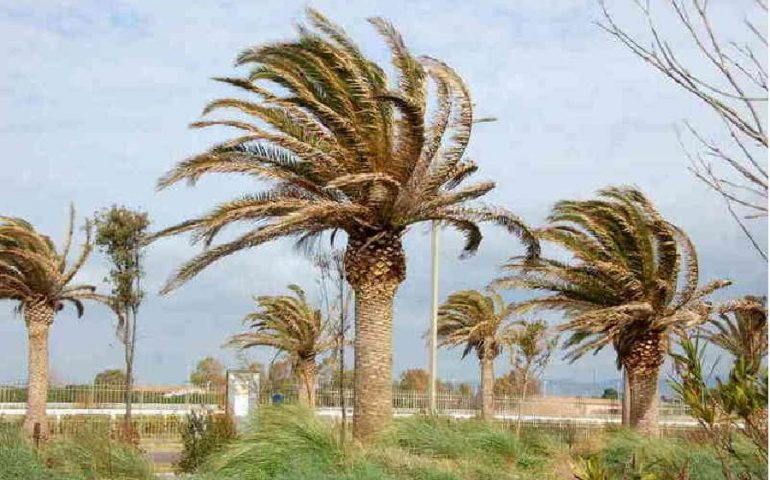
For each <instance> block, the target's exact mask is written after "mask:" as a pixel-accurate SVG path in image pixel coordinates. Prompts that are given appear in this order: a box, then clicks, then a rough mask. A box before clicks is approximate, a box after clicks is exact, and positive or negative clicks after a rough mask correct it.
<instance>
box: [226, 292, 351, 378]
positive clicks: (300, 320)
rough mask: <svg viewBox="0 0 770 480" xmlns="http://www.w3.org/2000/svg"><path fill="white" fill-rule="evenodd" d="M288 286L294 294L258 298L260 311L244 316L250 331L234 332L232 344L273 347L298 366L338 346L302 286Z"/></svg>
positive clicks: (243, 346)
mask: <svg viewBox="0 0 770 480" xmlns="http://www.w3.org/2000/svg"><path fill="white" fill-rule="evenodd" d="M288 288H289V290H291V291H292V293H293V294H294V295H293V296H292V295H278V296H260V297H255V299H254V300H255V301H256V302H257V305H258V310H257V311H255V312H253V313H250V314H249V315H247V316H246V318H245V319H244V322H245V323H246V324H247V325H248V326H249V331H248V332H245V333H241V334H238V335H234V336H233V337H232V338H231V339H230V341H229V342H228V343H229V345H231V346H236V347H239V348H242V349H244V348H251V347H256V346H263V347H272V348H274V349H276V350H277V351H278V352H280V353H282V354H284V355H286V356H288V357H289V358H290V359H291V360H292V362H293V364H294V365H295V366H296V364H297V362H299V361H301V360H309V359H313V358H315V356H316V355H319V354H322V353H324V352H326V351H328V350H330V349H332V348H334V347H335V345H336V340H335V338H333V336H331V335H329V332H328V331H327V328H326V323H325V322H324V320H323V318H322V315H321V310H320V309H317V308H314V307H313V306H312V305H310V304H309V303H308V301H307V298H306V296H305V292H304V291H303V290H302V289H301V288H300V287H298V286H297V285H289V287H288Z"/></svg>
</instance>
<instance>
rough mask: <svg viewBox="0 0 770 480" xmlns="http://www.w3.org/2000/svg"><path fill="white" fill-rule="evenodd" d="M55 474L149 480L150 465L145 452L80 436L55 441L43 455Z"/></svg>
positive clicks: (105, 479) (98, 437) (88, 478)
mask: <svg viewBox="0 0 770 480" xmlns="http://www.w3.org/2000/svg"><path fill="white" fill-rule="evenodd" d="M43 457H44V459H45V464H46V465H47V466H49V467H50V468H51V469H53V470H55V471H56V472H61V473H63V474H66V475H70V476H73V477H75V478H83V479H85V480H112V479H120V480H150V479H154V478H155V477H154V476H153V474H152V464H151V463H150V461H149V460H148V459H147V458H146V457H145V455H144V452H142V451H141V450H139V449H138V448H136V447H134V446H133V445H129V444H126V443H121V442H117V441H114V440H111V439H110V438H109V437H107V436H103V435H94V434H83V435H77V436H74V437H72V438H67V439H62V440H56V441H54V442H51V444H50V445H47V446H46V448H45V450H44V451H43Z"/></svg>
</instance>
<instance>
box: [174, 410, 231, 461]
mask: <svg viewBox="0 0 770 480" xmlns="http://www.w3.org/2000/svg"><path fill="white" fill-rule="evenodd" d="M236 438H237V432H236V430H235V424H234V423H233V420H232V419H231V418H230V417H229V416H228V415H214V414H212V413H208V412H205V413H199V412H195V411H193V412H192V413H191V414H190V415H188V417H187V423H186V425H185V428H184V430H182V457H181V459H180V460H179V464H178V469H179V471H180V472H185V473H189V472H194V471H196V470H197V469H198V468H199V467H200V466H201V465H203V463H204V462H205V461H206V459H208V458H209V457H210V456H211V455H212V454H214V453H216V452H219V451H221V450H222V449H223V448H225V447H226V446H227V445H228V444H229V443H231V442H232V441H234V440H235V439H236Z"/></svg>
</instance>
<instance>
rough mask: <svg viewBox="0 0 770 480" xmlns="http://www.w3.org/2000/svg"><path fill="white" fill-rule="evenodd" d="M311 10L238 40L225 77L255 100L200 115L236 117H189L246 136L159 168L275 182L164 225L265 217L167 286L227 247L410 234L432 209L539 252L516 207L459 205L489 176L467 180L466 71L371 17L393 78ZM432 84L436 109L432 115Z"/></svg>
mask: <svg viewBox="0 0 770 480" xmlns="http://www.w3.org/2000/svg"><path fill="white" fill-rule="evenodd" d="M308 17H309V20H310V27H309V28H307V27H300V28H299V39H297V40H295V41H291V42H281V43H273V44H267V45H260V46H256V47H254V48H250V49H248V50H246V51H244V52H243V53H241V54H240V55H239V56H238V59H237V61H236V65H249V66H252V70H251V72H250V73H249V75H248V76H246V77H245V78H216V80H217V81H220V82H223V83H226V84H229V85H232V86H234V87H236V88H238V89H239V90H241V91H243V92H246V93H249V94H251V95H252V96H253V97H254V99H253V100H241V99H234V98H225V99H220V100H215V101H213V102H211V103H210V104H209V105H208V106H207V107H206V108H205V110H204V114H208V113H212V112H217V111H220V110H222V109H231V110H235V111H236V112H237V113H238V114H240V115H239V119H220V120H206V121H200V122H195V123H193V124H192V126H193V127H195V128H202V127H210V126H225V127H231V128H234V129H236V130H238V131H240V135H239V136H236V137H235V138H232V139H230V140H228V141H226V142H224V143H221V144H219V145H216V146H214V147H213V148H211V149H210V150H209V151H207V152H205V153H203V154H200V155H196V156H193V157H192V158H190V159H188V160H185V161H183V162H181V163H179V164H178V165H177V166H176V167H175V168H174V169H172V170H171V171H169V172H168V173H167V174H166V175H165V176H164V177H163V178H161V179H160V181H159V186H160V187H161V188H164V187H168V186H170V185H172V184H175V183H177V182H180V181H182V180H186V181H187V182H188V183H190V184H194V183H195V182H197V181H198V179H199V178H200V177H201V176H203V175H206V174H209V173H236V174H243V175H248V176H251V177H253V178H255V179H258V180H267V181H268V182H269V187H268V188H267V189H266V190H263V191H261V192H259V193H255V194H250V195H246V196H244V197H241V198H239V199H236V200H233V201H229V202H226V203H224V204H222V205H220V206H218V207H217V208H215V209H214V210H212V211H211V212H209V213H208V214H206V215H204V216H202V217H199V218H195V219H193V220H190V221H187V222H183V223H181V224H179V225H176V226H173V227H171V228H169V229H166V230H164V231H162V232H160V233H159V234H158V235H171V234H177V233H180V232H188V231H189V232H192V233H193V239H194V241H201V242H203V243H204V244H205V245H206V246H207V247H208V246H209V245H211V243H212V242H213V241H214V239H215V238H216V236H217V235H218V234H219V233H220V231H221V230H222V229H223V228H225V227H226V226H228V225H230V224H233V223H236V222H248V223H251V224H256V227H255V228H254V229H252V230H250V231H249V232H248V233H245V234H244V235H242V236H241V237H239V238H237V239H235V240H233V241H231V242H227V243H223V244H220V245H218V246H216V247H213V248H210V249H208V250H206V251H205V252H204V253H202V254H201V255H199V256H198V257H196V258H194V259H193V260H192V261H190V262H188V263H187V264H186V265H184V266H182V267H181V268H180V269H179V271H178V272H177V274H176V275H175V277H174V278H173V279H172V280H171V281H170V282H169V284H168V285H167V286H166V288H165V289H164V291H168V290H170V289H172V288H174V287H176V286H178V285H179V284H181V283H183V282H184V281H186V280H187V279H189V278H191V277H192V276H194V275H196V274H197V273H198V272H200V271H201V270H202V269H203V268H205V267H206V266H208V265H209V264H211V263H212V262H215V261H217V260H218V259H220V258H222V257H223V256H226V255H229V254H231V253H234V252H236V251H238V250H241V249H243V248H248V247H254V246H256V245H259V244H262V243H264V242H268V241H270V240H273V239H277V238H280V237H287V236H294V237H297V239H298V242H299V243H300V244H308V243H312V242H313V241H315V240H317V239H318V237H319V236H320V235H321V234H322V233H323V232H326V231H334V232H336V231H340V230H341V231H345V232H347V233H348V234H353V235H360V236H363V237H373V236H376V235H378V234H382V233H389V234H395V235H401V234H402V233H403V232H404V231H405V230H406V229H407V228H408V227H409V226H410V225H412V224H414V223H418V222H423V221H438V222H441V223H444V224H446V225H449V226H451V227H454V228H455V229H457V230H459V231H460V232H462V233H463V234H464V236H465V240H466V242H465V248H464V252H465V253H472V252H474V251H475V250H476V249H477V248H478V246H479V243H480V242H481V239H482V234H481V231H480V230H479V227H478V225H477V222H493V223H497V224H500V225H502V226H504V227H505V228H507V229H508V230H509V231H510V232H512V233H514V234H515V235H518V236H519V237H520V238H521V240H522V241H523V243H524V245H525V246H526V248H527V252H528V254H529V255H530V256H534V255H536V254H537V253H538V251H539V250H538V248H539V247H538V243H537V240H536V239H535V238H534V237H533V236H532V235H531V234H530V232H529V230H528V229H527V228H526V226H525V225H524V223H523V222H522V221H521V220H520V219H519V218H518V217H516V216H515V215H513V214H512V213H511V212H509V211H507V210H505V209H502V208H493V207H490V206H486V205H481V204H479V205H464V204H465V203H466V202H468V201H470V200H474V199H478V198H479V197H481V196H483V195H484V194H486V193H487V192H489V191H490V190H492V189H493V188H494V183H493V182H482V183H477V184H474V185H469V186H464V187H461V186H460V185H461V184H462V183H463V181H464V180H465V179H466V178H468V177H469V176H470V175H471V174H473V173H474V172H475V171H476V170H477V166H476V164H475V163H474V162H473V161H471V160H468V159H466V158H465V150H466V147H467V145H468V141H469V140H470V136H471V127H472V124H473V104H472V101H471V97H470V93H469V91H468V87H467V86H466V85H465V83H464V82H463V80H462V79H461V78H460V76H459V75H458V74H457V73H456V72H455V71H454V70H452V69H451V68H450V67H448V66H447V65H446V64H444V63H443V62H441V61H439V60H436V59H434V58H431V57H420V58H415V57H413V56H412V55H411V54H410V53H409V51H408V50H407V48H406V46H405V44H404V42H403V40H402V38H401V36H400V34H399V33H398V32H397V31H396V29H395V28H394V27H393V26H392V25H391V24H390V23H388V22H387V21H385V20H383V19H381V18H374V19H371V20H370V22H371V23H372V24H373V25H374V26H375V28H376V29H377V30H378V32H379V33H380V34H381V35H382V37H383V38H384V39H385V41H386V42H387V44H388V46H389V47H390V50H391V52H392V59H393V64H394V67H395V70H396V73H397V81H396V84H395V85H391V84H390V83H389V79H388V77H387V76H386V74H385V71H384V70H383V69H382V68H381V67H380V66H378V65H377V64H375V63H374V62H372V61H370V60H368V59H367V58H366V57H364V55H363V54H362V53H361V51H360V50H359V49H358V47H357V46H356V45H355V43H354V42H353V41H352V40H351V39H350V38H349V37H348V36H347V35H346V33H345V32H344V31H343V30H342V29H341V28H340V27H338V26H337V25H335V24H333V23H332V22H330V21H329V20H328V19H327V18H325V17H324V16H323V15H321V14H320V13H319V12H317V11H315V10H308ZM265 84H267V86H266V85H265ZM431 84H432V85H433V86H434V88H433V90H434V91H435V99H434V102H433V103H434V104H435V109H433V110H435V111H433V112H431V114H428V110H429V98H430V97H431V96H430V95H429V90H430V85H431ZM268 86H272V87H277V88H268ZM276 92H280V93H276ZM426 117H430V118H429V119H428V118H426ZM243 118H245V119H243Z"/></svg>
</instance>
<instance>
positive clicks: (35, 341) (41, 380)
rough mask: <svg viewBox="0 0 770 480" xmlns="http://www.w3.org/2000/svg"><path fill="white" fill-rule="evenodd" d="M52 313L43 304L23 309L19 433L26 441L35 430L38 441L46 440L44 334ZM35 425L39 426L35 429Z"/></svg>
mask: <svg viewBox="0 0 770 480" xmlns="http://www.w3.org/2000/svg"><path fill="white" fill-rule="evenodd" d="M53 317H54V309H53V307H51V306H50V305H48V304H46V303H45V302H38V303H30V304H26V305H24V321H25V322H26V324H27V336H28V339H29V343H28V345H27V348H28V349H29V357H28V363H27V370H28V377H27V415H26V416H25V417H24V424H23V427H22V428H23V430H24V432H25V434H26V435H27V436H28V437H29V438H33V437H34V436H35V431H36V429H39V430H38V435H39V437H38V438H39V439H41V440H45V438H46V437H47V436H48V423H47V421H46V402H47V400H48V332H49V330H50V328H51V324H52V323H53ZM36 425H39V426H38V427H36Z"/></svg>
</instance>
